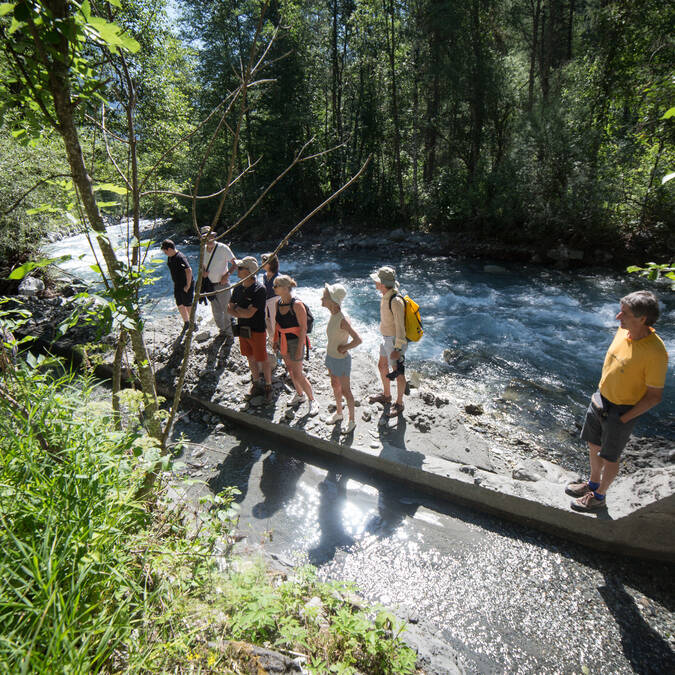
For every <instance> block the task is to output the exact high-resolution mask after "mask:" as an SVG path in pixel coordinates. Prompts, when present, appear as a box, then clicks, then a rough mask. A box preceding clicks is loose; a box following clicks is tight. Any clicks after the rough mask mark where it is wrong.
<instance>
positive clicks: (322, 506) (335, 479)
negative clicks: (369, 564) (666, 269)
mask: <svg viewBox="0 0 675 675" xmlns="http://www.w3.org/2000/svg"><path fill="white" fill-rule="evenodd" d="M348 480H349V476H348V475H346V474H340V473H337V472H335V471H329V472H328V474H327V475H326V477H325V478H324V480H323V481H322V482H321V483H319V492H320V494H321V501H320V502H319V514H318V519H319V529H320V531H321V538H320V540H319V543H318V544H317V545H316V546H315V547H314V548H312V549H310V550H309V551H307V556H308V558H309V562H310V563H311V564H312V565H317V566H318V565H323V564H325V563H328V562H330V561H331V560H332V559H333V557H334V556H335V552H336V551H337V550H338V549H342V548H347V547H349V546H351V545H352V544H353V543H354V539H353V538H352V537H351V536H350V535H348V534H347V532H345V529H344V527H343V524H342V523H343V512H342V511H343V508H344V505H345V503H346V501H347V488H346V485H347V481H348Z"/></svg>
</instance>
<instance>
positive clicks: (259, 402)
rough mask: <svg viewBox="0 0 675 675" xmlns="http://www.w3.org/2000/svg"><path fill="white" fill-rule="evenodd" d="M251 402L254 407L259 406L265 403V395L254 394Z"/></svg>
mask: <svg viewBox="0 0 675 675" xmlns="http://www.w3.org/2000/svg"><path fill="white" fill-rule="evenodd" d="M249 403H250V404H251V407H252V408H259V407H260V406H262V405H265V397H264V396H254V397H253V398H252V399H251V400H250V401H249Z"/></svg>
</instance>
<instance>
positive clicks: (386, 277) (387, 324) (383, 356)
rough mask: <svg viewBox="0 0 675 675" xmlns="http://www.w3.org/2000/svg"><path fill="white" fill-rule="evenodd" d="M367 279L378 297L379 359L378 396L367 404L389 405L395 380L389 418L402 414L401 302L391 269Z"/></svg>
mask: <svg viewBox="0 0 675 675" xmlns="http://www.w3.org/2000/svg"><path fill="white" fill-rule="evenodd" d="M370 278H371V279H372V280H373V281H374V282H375V288H376V289H377V290H378V291H379V292H380V293H381V294H382V299H381V300H380V333H382V343H381V344H380V359H379V361H378V363H377V368H378V370H379V371H380V378H381V379H382V393H381V394H377V395H375V396H371V397H370V399H369V401H370V403H382V405H384V406H387V405H389V404H390V403H391V381H392V380H396V403H394V405H392V406H391V408H390V410H389V413H388V414H389V417H397V416H398V415H400V414H402V413H403V408H404V406H403V394H404V393H405V387H406V382H405V374H404V372H405V371H404V361H405V356H404V354H405V350H406V348H407V346H408V341H407V340H406V337H405V301H404V300H403V298H402V297H401V296H400V294H399V293H398V291H397V287H398V284H397V282H396V271H395V270H394V269H393V268H391V267H380V269H379V270H377V272H373V273H372V274H371V275H370Z"/></svg>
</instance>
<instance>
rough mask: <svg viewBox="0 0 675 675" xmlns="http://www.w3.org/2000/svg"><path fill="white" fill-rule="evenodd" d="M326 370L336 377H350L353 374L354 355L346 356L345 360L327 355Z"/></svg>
mask: <svg viewBox="0 0 675 675" xmlns="http://www.w3.org/2000/svg"><path fill="white" fill-rule="evenodd" d="M326 368H328V372H329V373H330V374H331V375H334V376H335V377H349V375H350V373H351V372H352V355H351V354H345V357H344V359H338V358H335V357H334V356H330V354H326Z"/></svg>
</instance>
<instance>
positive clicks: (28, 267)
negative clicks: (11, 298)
mask: <svg viewBox="0 0 675 675" xmlns="http://www.w3.org/2000/svg"><path fill="white" fill-rule="evenodd" d="M71 259H72V256H70V255H62V256H59V257H58V258H43V259H42V260H37V261H35V262H33V261H29V262H25V263H24V264H23V265H20V266H19V267H16V268H14V269H13V270H12V271H11V272H10V273H9V277H8V278H9V279H23V278H24V277H25V276H26V275H27V274H28V273H29V272H31V271H32V270H35V269H39V268H41V267H48V266H49V265H57V264H58V263H61V262H64V261H66V260H71Z"/></svg>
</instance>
